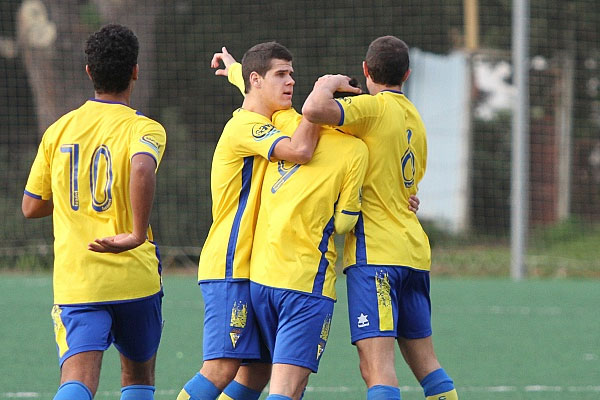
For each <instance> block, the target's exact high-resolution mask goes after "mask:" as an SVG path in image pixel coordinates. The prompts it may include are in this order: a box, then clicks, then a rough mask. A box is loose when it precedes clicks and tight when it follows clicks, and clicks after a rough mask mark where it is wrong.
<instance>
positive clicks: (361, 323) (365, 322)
mask: <svg viewBox="0 0 600 400" xmlns="http://www.w3.org/2000/svg"><path fill="white" fill-rule="evenodd" d="M367 317H368V315H365V314H363V313H360V315H359V316H358V327H359V328H364V327H367V326H369V319H368V318H367Z"/></svg>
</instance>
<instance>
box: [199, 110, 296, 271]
mask: <svg viewBox="0 0 600 400" xmlns="http://www.w3.org/2000/svg"><path fill="white" fill-rule="evenodd" d="M286 137H289V135H286V134H284V133H283V132H282V131H280V130H279V129H277V128H275V126H273V124H272V123H271V120H270V119H268V118H267V117H265V116H263V115H261V114H258V113H255V112H251V111H248V110H244V109H242V108H240V109H237V110H236V111H235V112H234V113H233V117H232V118H231V119H230V120H229V122H227V124H226V125H225V128H224V129H223V133H222V134H221V137H220V139H219V142H218V143H217V147H216V148H215V153H214V156H213V162H212V169H211V185H210V186H211V194H212V217H213V223H212V225H211V227H210V230H209V232H208V237H207V238H206V241H205V243H204V246H203V247H202V252H201V254H200V262H199V266H198V281H211V280H222V279H226V280H237V279H248V278H249V277H250V253H251V251H252V241H253V238H254V229H255V226H256V218H257V216H258V206H259V201H260V199H259V197H260V190H261V187H262V180H263V177H264V174H265V169H266V168H267V164H268V163H269V161H268V160H269V159H270V156H271V153H272V152H273V149H274V148H275V145H276V144H277V142H278V141H279V140H281V139H283V138H286Z"/></svg>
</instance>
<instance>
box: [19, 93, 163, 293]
mask: <svg viewBox="0 0 600 400" xmlns="http://www.w3.org/2000/svg"><path fill="white" fill-rule="evenodd" d="M165 144H166V133H165V130H164V128H163V127H162V126H161V125H160V124H159V123H158V122H156V121H153V120H152V119H150V118H147V117H145V116H143V115H142V114H141V113H139V112H136V110H134V109H132V108H130V107H128V106H127V105H125V104H122V103H116V102H108V101H102V100H98V99H90V100H88V101H87V102H86V103H85V104H83V105H82V106H81V107H80V108H78V109H76V110H74V111H71V112H69V113H68V114H66V115H64V116H63V117H61V118H60V119H59V120H58V121H56V122H55V123H54V124H52V125H51V126H50V127H49V128H48V129H47V130H46V132H45V133H44V135H43V137H42V141H41V143H40V146H39V148H38V153H37V156H36V158H35V160H34V163H33V166H32V168H31V172H30V175H29V179H28V181H27V185H26V187H25V194H26V195H28V196H31V197H33V198H37V199H41V200H52V202H53V204H54V212H53V222H54V254H55V260H54V279H53V282H54V303H55V304H86V303H108V302H119V301H126V300H132V299H139V298H144V297H148V296H151V295H154V294H156V293H158V292H160V291H161V288H162V282H161V265H160V259H159V253H158V248H157V247H156V245H155V244H154V243H153V237H152V231H151V229H150V227H148V232H147V240H146V241H145V242H144V243H143V244H142V245H140V246H138V247H136V248H134V249H132V250H129V251H125V252H122V253H118V254H102V253H97V252H93V251H90V250H88V243H90V242H92V241H93V240H94V239H95V238H102V237H109V236H114V235H117V234H119V233H121V232H132V231H133V218H132V212H131V202H130V198H129V193H130V191H129V180H130V171H131V159H132V157H133V156H134V155H136V154H140V153H143V154H147V155H149V156H151V157H152V158H154V160H155V161H156V165H157V168H158V165H159V163H160V161H161V159H162V156H163V153H164V149H165Z"/></svg>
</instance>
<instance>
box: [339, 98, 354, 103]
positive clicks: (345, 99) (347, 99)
mask: <svg viewBox="0 0 600 400" xmlns="http://www.w3.org/2000/svg"><path fill="white" fill-rule="evenodd" d="M337 100H341V101H343V102H344V103H346V104H352V97H342V98H341V99H337Z"/></svg>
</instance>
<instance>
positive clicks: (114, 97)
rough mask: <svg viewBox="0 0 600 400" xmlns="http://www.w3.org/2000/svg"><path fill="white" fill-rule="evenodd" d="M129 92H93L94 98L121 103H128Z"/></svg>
mask: <svg viewBox="0 0 600 400" xmlns="http://www.w3.org/2000/svg"><path fill="white" fill-rule="evenodd" d="M130 97H131V96H130V92H128V91H125V92H121V93H98V92H96V93H94V98H95V99H96V100H102V101H109V102H111V103H123V104H125V105H129V103H130Z"/></svg>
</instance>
